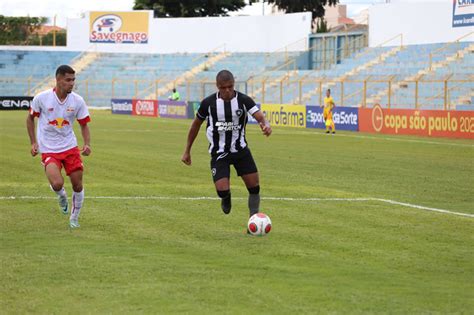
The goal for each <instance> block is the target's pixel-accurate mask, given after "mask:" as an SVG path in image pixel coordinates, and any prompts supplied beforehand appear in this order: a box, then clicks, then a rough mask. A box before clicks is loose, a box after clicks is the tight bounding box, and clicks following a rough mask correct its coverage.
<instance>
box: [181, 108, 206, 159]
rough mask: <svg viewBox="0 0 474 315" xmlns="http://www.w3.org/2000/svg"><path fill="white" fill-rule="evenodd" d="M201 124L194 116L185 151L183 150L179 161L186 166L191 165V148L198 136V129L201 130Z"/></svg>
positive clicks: (200, 120)
mask: <svg viewBox="0 0 474 315" xmlns="http://www.w3.org/2000/svg"><path fill="white" fill-rule="evenodd" d="M203 122H204V120H202V119H200V118H199V117H197V116H196V117H195V118H194V120H193V123H192V124H191V127H190V128H189V132H188V140H187V142H186V149H185V150H184V153H183V156H182V157H181V161H182V162H183V163H184V164H186V165H191V162H192V161H191V148H192V146H193V143H194V140H196V137H197V135H198V134H199V129H201V125H202V123H203Z"/></svg>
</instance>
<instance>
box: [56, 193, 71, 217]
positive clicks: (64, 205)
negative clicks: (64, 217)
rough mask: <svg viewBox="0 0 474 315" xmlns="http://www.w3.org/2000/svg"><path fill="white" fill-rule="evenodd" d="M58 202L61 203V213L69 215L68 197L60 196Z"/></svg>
mask: <svg viewBox="0 0 474 315" xmlns="http://www.w3.org/2000/svg"><path fill="white" fill-rule="evenodd" d="M58 201H59V209H61V212H62V213H63V214H68V212H69V209H68V203H67V197H66V196H64V197H63V196H58Z"/></svg>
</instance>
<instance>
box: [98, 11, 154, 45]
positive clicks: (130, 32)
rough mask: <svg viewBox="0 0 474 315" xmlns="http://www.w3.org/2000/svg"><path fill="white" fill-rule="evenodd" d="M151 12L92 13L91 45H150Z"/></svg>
mask: <svg viewBox="0 0 474 315" xmlns="http://www.w3.org/2000/svg"><path fill="white" fill-rule="evenodd" d="M149 14H150V13H149V12H140V11H137V12H90V15H89V41H90V42H91V43H111V44H146V43H148V19H149Z"/></svg>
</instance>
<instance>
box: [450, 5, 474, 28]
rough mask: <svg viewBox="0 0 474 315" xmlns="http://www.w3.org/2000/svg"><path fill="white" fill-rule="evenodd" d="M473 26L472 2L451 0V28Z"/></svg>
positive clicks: (473, 10)
mask: <svg viewBox="0 0 474 315" xmlns="http://www.w3.org/2000/svg"><path fill="white" fill-rule="evenodd" d="M460 26H474V0H453V27H460Z"/></svg>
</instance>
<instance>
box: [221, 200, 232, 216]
mask: <svg viewBox="0 0 474 315" xmlns="http://www.w3.org/2000/svg"><path fill="white" fill-rule="evenodd" d="M221 208H222V211H223V212H224V213H225V214H229V213H230V210H231V209H232V202H231V200H230V195H229V196H227V197H225V198H222V199H221Z"/></svg>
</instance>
